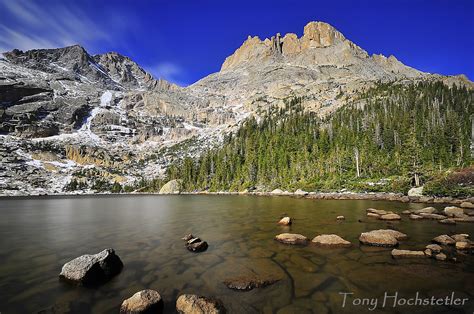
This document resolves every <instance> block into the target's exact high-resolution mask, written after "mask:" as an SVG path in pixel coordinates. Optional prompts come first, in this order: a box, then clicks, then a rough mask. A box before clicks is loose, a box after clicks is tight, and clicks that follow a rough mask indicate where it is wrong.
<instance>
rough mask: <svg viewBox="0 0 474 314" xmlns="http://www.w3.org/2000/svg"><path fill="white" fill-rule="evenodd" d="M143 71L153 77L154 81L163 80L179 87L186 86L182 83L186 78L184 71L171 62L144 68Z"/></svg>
mask: <svg viewBox="0 0 474 314" xmlns="http://www.w3.org/2000/svg"><path fill="white" fill-rule="evenodd" d="M145 69H146V70H147V71H148V72H149V73H151V74H152V75H153V77H155V79H160V78H161V79H165V80H167V81H169V82H172V83H175V84H177V85H179V86H186V85H188V84H187V83H185V82H184V81H183V77H185V76H186V73H185V71H184V69H183V68H182V67H181V66H179V65H178V64H176V63H173V62H161V63H158V64H156V65H153V66H148V67H145Z"/></svg>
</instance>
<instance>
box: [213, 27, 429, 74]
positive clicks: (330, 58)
mask: <svg viewBox="0 0 474 314" xmlns="http://www.w3.org/2000/svg"><path fill="white" fill-rule="evenodd" d="M361 62H365V63H366V64H364V65H365V66H370V67H371V68H374V70H375V71H372V72H373V73H364V72H362V73H361V74H362V75H364V74H367V75H368V76H369V78H371V76H372V77H373V76H377V74H378V75H379V76H381V75H392V74H399V75H403V76H406V77H417V76H420V75H421V74H422V73H421V72H419V71H417V70H415V69H412V68H410V67H407V66H405V65H403V64H402V63H401V62H399V61H398V60H397V59H396V58H395V57H394V56H390V57H388V58H387V57H385V56H383V55H373V56H372V57H371V56H369V55H368V53H367V52H366V51H365V50H363V49H362V48H360V47H359V46H357V45H356V44H354V43H353V42H351V41H350V40H348V39H346V38H345V37H344V35H343V34H342V33H341V32H339V31H338V30H336V29H335V28H334V27H333V26H331V25H329V24H327V23H324V22H310V23H308V24H307V25H306V26H305V27H304V32H303V36H301V38H298V36H297V35H296V34H294V33H288V34H286V35H284V36H283V37H281V35H280V33H277V34H276V35H275V36H272V37H271V38H270V39H268V38H267V39H265V40H263V41H262V40H260V38H258V37H257V36H255V37H251V36H249V37H248V39H247V40H246V41H245V42H244V43H243V45H242V46H241V47H240V48H238V49H237V50H236V51H235V53H234V54H233V55H231V56H229V57H228V58H227V59H226V60H225V62H224V63H223V64H222V67H221V72H225V71H229V70H233V69H235V68H237V67H242V66H244V67H245V66H253V65H257V64H256V63H258V65H257V66H262V63H263V64H271V63H280V64H284V65H291V66H303V67H308V68H316V67H321V66H337V67H350V66H356V65H358V64H360V63H361ZM392 76H393V75H392Z"/></svg>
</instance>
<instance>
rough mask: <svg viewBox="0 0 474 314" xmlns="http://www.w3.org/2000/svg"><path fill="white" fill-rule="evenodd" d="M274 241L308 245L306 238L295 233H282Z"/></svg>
mask: <svg viewBox="0 0 474 314" xmlns="http://www.w3.org/2000/svg"><path fill="white" fill-rule="evenodd" d="M275 240H277V241H278V242H281V243H285V244H301V245H306V244H308V238H307V237H305V236H303V235H301V234H296V233H282V234H279V235H277V236H276V237H275Z"/></svg>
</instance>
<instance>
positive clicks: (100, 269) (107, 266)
mask: <svg viewBox="0 0 474 314" xmlns="http://www.w3.org/2000/svg"><path fill="white" fill-rule="evenodd" d="M122 268H123V263H122V261H121V260H120V258H119V257H118V256H117V255H116V254H115V251H114V250H113V249H105V250H103V251H102V252H100V253H97V254H94V255H88V254H87V255H82V256H79V257H77V258H75V259H73V260H72V261H69V262H67V263H66V264H64V266H63V268H62V270H61V273H60V274H59V277H60V278H62V279H65V280H67V281H69V282H72V283H76V284H79V285H97V284H101V283H104V282H106V281H108V280H109V279H111V278H112V277H113V276H115V275H117V274H118V273H120V271H121V270H122Z"/></svg>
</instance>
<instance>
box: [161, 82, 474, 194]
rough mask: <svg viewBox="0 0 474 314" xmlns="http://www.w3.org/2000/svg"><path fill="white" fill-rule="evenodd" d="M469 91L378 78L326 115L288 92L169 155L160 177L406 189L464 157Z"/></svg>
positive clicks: (269, 185)
mask: <svg viewBox="0 0 474 314" xmlns="http://www.w3.org/2000/svg"><path fill="white" fill-rule="evenodd" d="M473 94H474V93H473V92H472V91H469V90H467V89H466V88H465V87H457V86H452V87H449V86H446V85H445V84H443V83H441V82H420V83H411V84H396V83H379V84H377V85H376V86H375V87H374V88H371V89H369V90H368V91H366V92H364V93H362V94H361V95H360V97H359V98H358V99H357V100H355V101H353V102H352V103H351V104H347V105H346V106H344V107H342V108H340V109H339V110H337V111H336V112H335V113H333V114H331V116H330V117H328V118H325V119H320V118H319V117H318V116H317V115H316V114H315V113H313V112H307V111H304V110H303V105H302V102H303V101H304V100H303V99H301V98H292V99H290V100H288V101H286V102H285V106H284V108H279V109H278V108H269V109H268V112H267V113H266V114H264V115H263V117H262V118H261V119H260V120H259V121H258V120H257V119H255V118H250V119H248V120H247V121H246V122H245V123H244V124H243V125H242V126H241V127H240V129H239V130H238V131H236V132H235V133H234V134H230V135H228V136H227V137H226V138H225V140H224V143H223V145H222V146H221V147H219V148H216V149H213V150H210V151H207V152H205V153H203V154H202V155H201V157H200V158H199V159H198V160H193V159H191V158H185V159H184V160H182V161H180V162H179V163H176V164H174V165H171V166H170V167H169V168H168V171H167V178H166V180H171V179H181V180H182V182H183V187H184V189H185V190H187V191H194V190H210V191H219V190H229V191H240V190H243V189H247V188H251V189H253V188H256V189H259V190H267V191H269V190H272V189H274V188H281V189H288V190H295V189H297V188H302V189H306V190H320V191H328V190H339V189H344V188H345V189H350V190H364V191H367V190H370V191H395V192H406V191H407V190H408V189H409V188H410V187H411V186H418V185H423V184H425V183H426V182H428V181H432V180H436V179H439V177H440V176H443V175H446V174H447V173H449V170H450V169H456V168H459V169H461V168H469V167H472V164H473V158H472V156H471V151H470V142H471V120H470V119H471V115H473V114H474V97H473ZM471 183H472V182H471ZM471 191H472V190H471Z"/></svg>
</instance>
